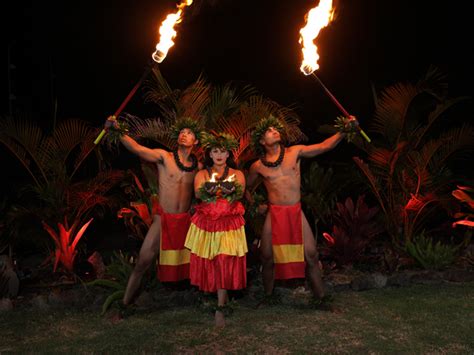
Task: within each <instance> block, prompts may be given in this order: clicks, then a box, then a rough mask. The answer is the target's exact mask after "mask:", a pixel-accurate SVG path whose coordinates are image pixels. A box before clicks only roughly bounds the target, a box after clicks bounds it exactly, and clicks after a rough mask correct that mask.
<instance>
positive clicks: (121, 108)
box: [94, 62, 153, 145]
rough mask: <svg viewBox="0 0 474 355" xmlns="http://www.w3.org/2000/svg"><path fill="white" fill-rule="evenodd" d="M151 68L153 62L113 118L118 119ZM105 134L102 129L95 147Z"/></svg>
mask: <svg viewBox="0 0 474 355" xmlns="http://www.w3.org/2000/svg"><path fill="white" fill-rule="evenodd" d="M152 67H153V62H150V64H149V65H147V67H146V69H145V70H144V71H143V74H142V76H141V78H140V79H139V80H138V81H137V83H136V84H135V86H134V87H133V88H132V90H130V92H129V93H128V95H127V97H126V98H125V100H123V102H122V103H121V104H120V106H119V108H118V109H117V110H116V111H115V113H114V116H115V117H118V116H119V115H120V113H121V112H122V111H123V109H124V108H125V106H126V105H127V104H128V102H129V101H130V99H131V98H132V97H133V95H135V93H136V92H137V90H138V88H139V87H140V85H141V84H142V82H143V80H145V78H146V77H147V75H148V74H149V73H150V71H151V69H152ZM105 133H107V131H106V130H105V129H103V130H102V131H101V132H100V133H99V135H98V136H97V138H96V139H95V141H94V144H95V145H97V144H99V142H100V140H101V139H102V137H104V135H105Z"/></svg>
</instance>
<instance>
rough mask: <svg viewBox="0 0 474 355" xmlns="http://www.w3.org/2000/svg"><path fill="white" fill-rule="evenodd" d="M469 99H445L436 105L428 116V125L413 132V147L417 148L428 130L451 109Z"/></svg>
mask: <svg viewBox="0 0 474 355" xmlns="http://www.w3.org/2000/svg"><path fill="white" fill-rule="evenodd" d="M468 99H469V97H457V98H453V99H447V100H444V101H441V102H440V103H438V104H437V105H436V108H435V109H434V110H433V111H431V112H430V113H429V115H428V123H427V124H426V125H423V126H420V127H419V128H417V129H414V130H413V133H412V134H411V136H412V137H413V138H416V139H415V147H418V146H419V145H420V144H421V142H422V141H423V139H424V138H425V135H426V133H427V132H428V131H429V130H430V128H431V127H432V126H433V124H434V123H435V122H436V121H437V120H438V119H439V118H440V117H441V116H442V115H443V114H444V113H445V112H446V111H447V110H449V109H450V108H451V107H453V106H455V105H457V104H458V103H460V102H463V101H466V100H468Z"/></svg>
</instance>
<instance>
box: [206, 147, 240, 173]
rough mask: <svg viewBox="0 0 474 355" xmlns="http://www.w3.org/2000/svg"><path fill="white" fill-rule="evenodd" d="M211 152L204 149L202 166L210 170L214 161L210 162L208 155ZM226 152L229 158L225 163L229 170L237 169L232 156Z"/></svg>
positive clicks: (229, 151) (230, 152)
mask: <svg viewBox="0 0 474 355" xmlns="http://www.w3.org/2000/svg"><path fill="white" fill-rule="evenodd" d="M211 150H212V148H209V149H206V151H205V153H204V166H205V167H206V168H210V167H212V166H213V165H214V161H213V160H212V158H211V155H210V153H211ZM227 152H228V153H229V157H228V158H227V160H226V161H225V163H226V164H227V166H228V167H229V168H232V169H237V164H235V161H234V154H232V151H231V150H228V151H227Z"/></svg>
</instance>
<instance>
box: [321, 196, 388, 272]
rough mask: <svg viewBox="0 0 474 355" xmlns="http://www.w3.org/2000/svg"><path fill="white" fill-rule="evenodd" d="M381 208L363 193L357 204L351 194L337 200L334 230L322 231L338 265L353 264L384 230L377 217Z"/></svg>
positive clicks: (330, 252)
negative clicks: (367, 200) (342, 200)
mask: <svg viewBox="0 0 474 355" xmlns="http://www.w3.org/2000/svg"><path fill="white" fill-rule="evenodd" d="M378 212H379V209H378V208H377V207H368V206H367V204H366V203H365V201H364V196H363V195H361V196H359V198H358V199H357V202H356V204H355V205H354V202H353V201H352V199H351V198H350V197H348V198H347V199H346V201H345V202H344V203H343V204H342V203H337V210H336V211H335V213H334V226H333V228H332V233H331V234H329V233H323V237H324V238H325V239H326V242H327V245H328V250H329V254H330V255H331V256H332V257H333V258H334V259H335V261H336V263H337V264H338V265H339V266H342V265H352V264H353V263H354V262H355V261H357V260H358V259H359V257H360V255H361V254H362V252H363V251H364V249H365V248H366V247H367V245H368V244H369V243H370V242H371V240H372V239H373V238H374V237H376V236H377V235H378V234H379V233H381V232H382V231H383V228H382V226H381V225H380V224H378V223H377V221H376V220H375V219H374V217H375V216H376V214H377V213H378Z"/></svg>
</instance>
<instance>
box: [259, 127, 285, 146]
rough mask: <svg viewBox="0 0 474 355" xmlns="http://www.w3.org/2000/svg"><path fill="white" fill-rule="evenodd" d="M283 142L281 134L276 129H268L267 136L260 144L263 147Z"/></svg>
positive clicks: (263, 137)
mask: <svg viewBox="0 0 474 355" xmlns="http://www.w3.org/2000/svg"><path fill="white" fill-rule="evenodd" d="M280 141H281V135H280V132H278V130H277V129H276V128H274V127H268V129H267V130H266V131H265V134H264V135H263V136H262V139H261V140H260V143H261V144H263V145H273V144H275V143H278V142H280Z"/></svg>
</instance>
